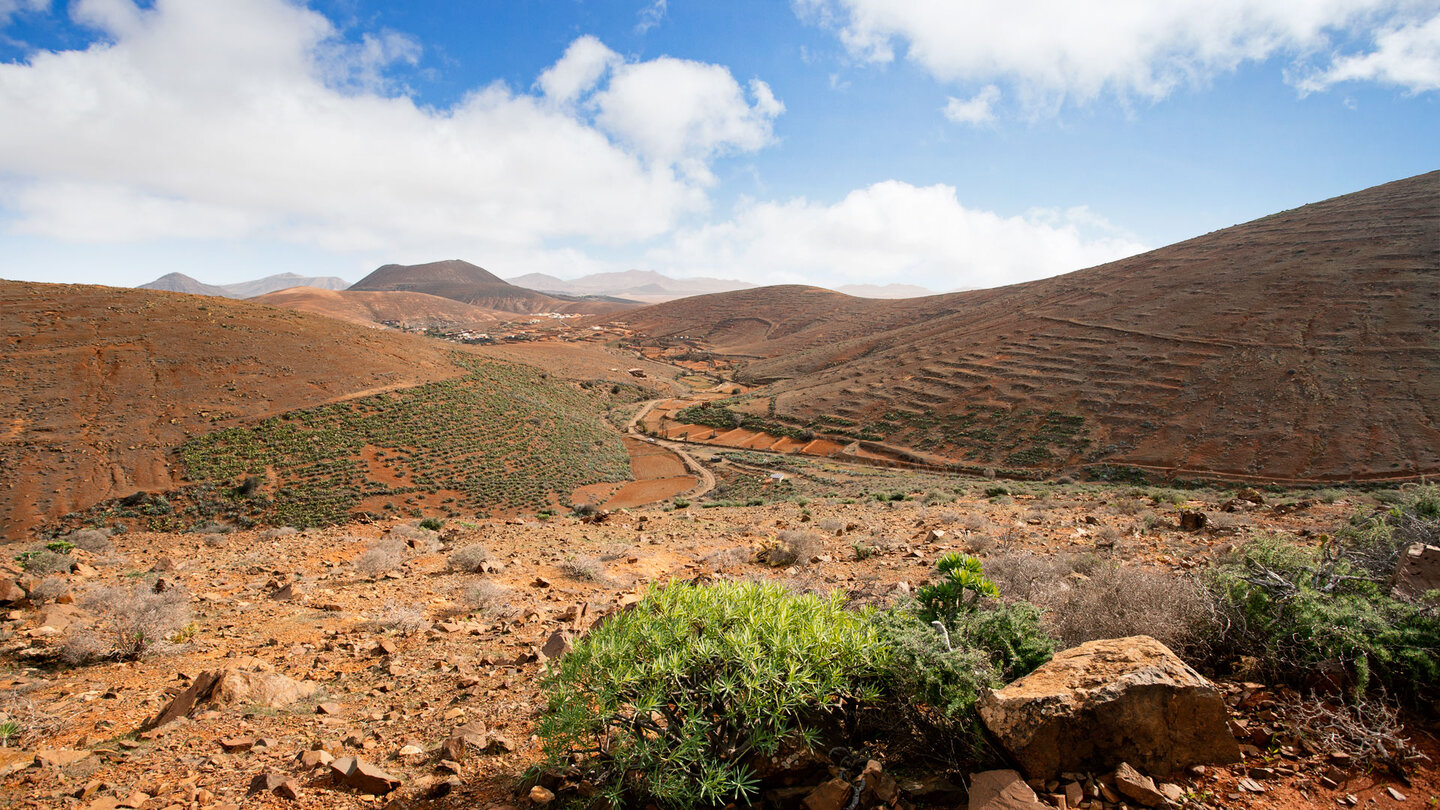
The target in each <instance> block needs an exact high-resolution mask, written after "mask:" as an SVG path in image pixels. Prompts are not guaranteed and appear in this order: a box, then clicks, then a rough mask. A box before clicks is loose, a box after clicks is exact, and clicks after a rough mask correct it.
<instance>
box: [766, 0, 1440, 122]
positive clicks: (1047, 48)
mask: <svg viewBox="0 0 1440 810" xmlns="http://www.w3.org/2000/svg"><path fill="white" fill-rule="evenodd" d="M793 2H794V4H795V7H796V9H797V11H799V13H800V14H801V16H802V17H805V18H807V19H811V20H814V21H816V22H817V23H818V24H820V25H824V26H827V27H831V28H834V29H835V30H836V31H837V33H838V35H839V37H840V39H841V41H842V42H843V43H844V44H845V46H846V47H847V49H848V50H849V51H850V53H851V54H852V55H853V56H855V57H857V58H860V59H863V60H867V61H871V62H890V61H893V60H894V59H895V58H896V54H897V50H899V49H903V52H904V56H905V58H906V59H909V60H910V61H913V62H915V63H916V64H918V65H920V66H921V67H923V68H924V69H925V70H927V71H929V72H930V73H931V74H933V75H934V76H936V77H937V78H940V79H942V80H945V81H955V82H962V81H964V82H982V81H999V80H1003V81H1007V82H1009V83H1012V84H1013V85H1014V86H1015V87H1016V89H1017V90H1018V91H1019V95H1020V96H1021V97H1022V98H1023V99H1025V100H1026V101H1027V103H1028V106H1030V107H1031V108H1032V109H1037V110H1038V109H1045V108H1050V109H1053V108H1055V107H1056V106H1057V105H1059V104H1061V103H1064V102H1066V101H1070V102H1080V103H1083V102H1086V101H1090V100H1093V99H1094V98H1096V97H1097V96H1100V95H1101V94H1103V93H1113V94H1115V95H1116V96H1119V97H1122V98H1129V97H1139V98H1144V99H1151V100H1154V99H1160V98H1163V97H1165V96H1167V95H1169V94H1170V93H1171V92H1172V91H1174V90H1175V89H1176V88H1178V87H1181V86H1184V85H1189V84H1194V83H1199V82H1204V81H1206V80H1208V79H1210V78H1212V77H1214V76H1216V75H1219V74H1222V73H1225V72H1228V71H1232V70H1234V69H1236V68H1237V67H1238V66H1239V65H1241V64H1242V63H1245V62H1256V61H1263V60H1266V59H1269V58H1271V57H1273V56H1277V55H1280V56H1286V57H1289V58H1292V59H1298V60H1304V59H1310V58H1314V57H1315V56H1317V55H1319V56H1321V57H1322V58H1325V55H1326V54H1329V53H1332V52H1333V49H1334V41H1335V40H1343V39H1346V38H1349V37H1355V36H1364V35H1365V34H1366V33H1367V32H1374V31H1377V30H1387V31H1388V30H1392V29H1397V30H1398V31H1412V30H1415V35H1416V36H1417V37H1418V38H1421V39H1423V35H1421V34H1420V33H1419V32H1418V29H1411V28H1403V27H1400V26H1403V25H1405V24H1407V23H1413V22H1414V21H1415V20H1416V16H1415V15H1416V14H1417V13H1420V12H1425V13H1427V14H1428V13H1433V11H1434V7H1435V6H1434V0H1164V2H1155V0H1088V2H1087V1H1086V0H1013V2H1006V3H981V2H948V0H793ZM1432 41H1433V40H1432ZM1381 48H1382V50H1381V51H1380V52H1377V63H1375V64H1361V65H1356V66H1355V73H1356V75H1355V76H1354V77H1355V78H1376V79H1385V78H1388V77H1391V76H1397V75H1398V76H1409V75H1410V74H1408V73H1406V70H1405V68H1402V67H1400V66H1399V64H1400V63H1402V62H1403V63H1404V65H1406V66H1414V65H1416V64H1420V65H1422V66H1423V65H1425V64H1428V63H1427V62H1426V59H1425V58H1423V55H1424V54H1425V53H1429V51H1427V50H1425V49H1424V48H1423V47H1420V45H1419V44H1418V43H1416V47H1409V48H1407V43H1403V42H1396V43H1394V44H1393V47H1392V48H1391V49H1390V50H1391V52H1394V53H1402V52H1404V53H1406V55H1405V56H1403V57H1396V58H1395V59H1393V60H1392V59H1389V58H1382V57H1379V56H1378V54H1383V53H1385V43H1384V42H1382V43H1381ZM1417 54H1419V55H1420V56H1421V57H1422V58H1418V59H1417V58H1414V57H1415V56H1416V55H1417ZM1392 66H1393V67H1392ZM1337 67H1340V65H1339V64H1337ZM1426 75H1428V74H1426ZM1397 81H1398V82H1399V83H1405V84H1408V85H1409V86H1412V87H1414V86H1416V84H1417V79H1415V78H1409V79H1398V80H1397ZM1425 81H1426V79H1425V78H1424V75H1422V76H1421V77H1420V78H1419V79H1418V82H1419V85H1420V86H1424V82H1425Z"/></svg>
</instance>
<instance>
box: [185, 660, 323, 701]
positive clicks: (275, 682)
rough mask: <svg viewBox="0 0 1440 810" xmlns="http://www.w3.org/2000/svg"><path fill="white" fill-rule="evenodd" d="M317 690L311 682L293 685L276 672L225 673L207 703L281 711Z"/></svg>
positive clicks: (292, 682) (247, 671) (239, 671)
mask: <svg viewBox="0 0 1440 810" xmlns="http://www.w3.org/2000/svg"><path fill="white" fill-rule="evenodd" d="M317 688H318V687H317V685H316V684H315V683H314V682H312V681H297V680H295V679H294V678H291V677H289V676H288V675H282V674H280V673H279V672H256V671H251V670H245V669H227V670H225V672H224V674H222V675H221V676H220V680H219V682H218V683H216V684H215V689H214V691H212V692H211V699H213V700H214V701H215V702H216V703H219V704H222V705H227V706H234V705H237V704H254V705H257V706H268V707H270V708H272V709H283V708H285V707H286V706H289V705H290V704H292V703H294V702H295V701H297V700H300V699H301V698H307V697H310V696H311V695H313V694H315V690H316V689H317Z"/></svg>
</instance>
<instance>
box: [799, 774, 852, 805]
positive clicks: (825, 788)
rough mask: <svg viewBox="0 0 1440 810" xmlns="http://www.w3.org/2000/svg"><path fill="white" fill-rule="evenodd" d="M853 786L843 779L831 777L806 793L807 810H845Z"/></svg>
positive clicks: (805, 803)
mask: <svg viewBox="0 0 1440 810" xmlns="http://www.w3.org/2000/svg"><path fill="white" fill-rule="evenodd" d="M851 790H852V788H851V787H850V785H849V783H847V782H846V781H845V780H843V779H831V780H830V781H828V782H825V783H823V784H821V785H819V786H818V787H816V788H815V789H814V790H812V791H810V792H809V793H808V794H806V795H805V801H804V802H803V803H804V805H805V810H844V808H845V805H846V804H848V803H849V801H850V791H851Z"/></svg>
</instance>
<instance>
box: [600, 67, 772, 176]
mask: <svg viewBox="0 0 1440 810" xmlns="http://www.w3.org/2000/svg"><path fill="white" fill-rule="evenodd" d="M749 91H750V92H749V97H748V98H747V97H746V93H745V91H744V90H742V89H741V87H740V85H739V84H738V83H737V82H736V81H735V78H734V77H733V76H731V75H730V71H729V70H728V69H726V68H725V67H722V66H720V65H710V64H705V63H703V62H692V61H689V60H687V59H675V58H673V57H668V56H662V57H660V58H658V59H655V60H652V61H649V62H640V63H638V64H627V65H621V66H618V67H616V68H615V70H614V75H613V76H612V77H611V79H610V84H609V86H608V87H606V88H605V89H603V90H601V91H599V92H598V93H596V94H595V97H594V100H593V103H594V105H595V107H596V108H597V109H598V111H599V112H598V114H597V116H596V122H597V123H598V124H599V125H600V127H601V128H603V129H604V130H605V131H607V132H609V133H611V134H612V135H614V136H615V137H617V138H619V139H620V140H621V141H623V142H624V143H626V144H628V145H630V146H631V147H633V148H634V149H635V151H637V152H638V153H639V154H641V155H643V156H644V157H645V158H646V159H648V160H650V161H651V162H656V163H660V164H667V165H668V164H676V163H680V164H682V165H683V166H684V167H685V168H686V169H687V171H688V173H690V174H691V175H692V176H695V177H697V178H703V177H705V176H706V175H705V172H704V166H705V163H706V161H708V160H709V159H710V158H711V157H714V156H715V155H717V154H721V153H724V152H730V151H741V152H744V151H753V150H756V149H760V148H761V147H763V146H765V145H766V144H768V143H770V141H771V138H772V137H773V135H772V129H771V122H772V121H773V120H774V118H775V116H777V115H779V114H780V113H782V112H784V111H785V105H784V104H781V103H780V101H779V100H777V99H776V98H775V94H774V93H772V92H771V90H770V86H769V85H767V84H766V83H765V82H763V81H760V80H759V79H752V80H751V81H750V86H749Z"/></svg>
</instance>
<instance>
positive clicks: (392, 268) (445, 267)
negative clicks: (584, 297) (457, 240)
mask: <svg viewBox="0 0 1440 810" xmlns="http://www.w3.org/2000/svg"><path fill="white" fill-rule="evenodd" d="M350 291H351V292H411V293H424V294H426V295H438V296H440V297H441V298H449V299H451V300H452V301H460V302H462V303H466V304H472V305H474V306H477V307H484V308H486V309H498V310H504V311H507V312H520V313H532V312H566V313H578V314H601V313H608V312H618V311H620V310H624V309H630V308H633V307H634V306H635V305H634V304H631V303H618V302H614V301H577V300H574V299H570V298H560V297H557V296H554V295H547V294H545V293H541V292H536V291H535V290H527V289H525V288H524V287H517V286H515V285H514V284H511V283H509V282H507V281H504V280H502V279H501V278H499V277H498V276H496V275H494V274H493V273H490V272H489V271H487V270H485V268H483V267H479V266H477V265H473V264H471V263H469V262H467V261H462V260H460V259H448V260H446V261H441V262H428V263H426V264H387V265H385V266H383V267H380V268H378V269H376V270H375V272H373V273H371V274H370V275H368V276H366V277H365V278H363V279H361V280H360V282H359V283H358V284H355V285H354V286H352V287H350Z"/></svg>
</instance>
